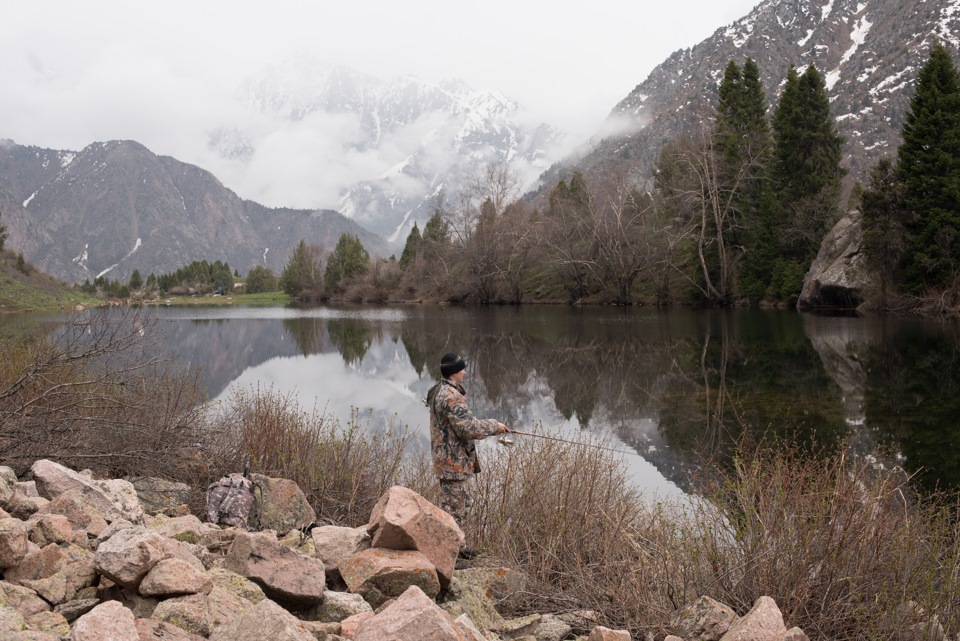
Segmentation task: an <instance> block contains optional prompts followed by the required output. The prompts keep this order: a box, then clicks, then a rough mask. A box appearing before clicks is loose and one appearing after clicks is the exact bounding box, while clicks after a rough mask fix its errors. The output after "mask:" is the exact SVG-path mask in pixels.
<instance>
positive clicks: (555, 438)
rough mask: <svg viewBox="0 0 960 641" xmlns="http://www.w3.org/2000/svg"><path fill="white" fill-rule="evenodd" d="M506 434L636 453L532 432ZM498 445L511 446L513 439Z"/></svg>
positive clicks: (513, 431) (623, 452) (515, 431)
mask: <svg viewBox="0 0 960 641" xmlns="http://www.w3.org/2000/svg"><path fill="white" fill-rule="evenodd" d="M507 434H518V435H520V436H533V437H534V438H544V439H547V440H550V441H558V442H560V443H569V444H570V445H582V446H584V447H592V448H594V449H598V450H606V451H608V452H616V453H617V454H636V452H628V451H626V450H618V449H615V448H612V447H605V446H603V445H594V444H593V443H584V442H582V441H570V440H567V439H565V438H558V437H556V436H547V435H546V434H534V433H533V432H521V431H520V430H511V429H509V428H507ZM499 443H500V444H501V445H513V439H509V438H508V439H504V438H500V439H499Z"/></svg>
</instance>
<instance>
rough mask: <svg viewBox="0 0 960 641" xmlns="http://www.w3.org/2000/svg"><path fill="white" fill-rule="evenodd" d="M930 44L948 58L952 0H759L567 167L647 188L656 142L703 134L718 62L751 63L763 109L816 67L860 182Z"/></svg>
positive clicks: (889, 133)
mask: <svg viewBox="0 0 960 641" xmlns="http://www.w3.org/2000/svg"><path fill="white" fill-rule="evenodd" d="M934 39H940V40H941V41H943V42H945V43H946V44H947V45H948V47H950V48H952V49H953V51H955V52H956V51H957V46H958V43H960V2H958V0H814V1H807V0H766V1H765V2H762V3H760V4H758V5H757V6H756V7H755V8H754V9H753V11H751V12H750V13H749V14H748V15H747V16H745V17H743V18H741V19H740V20H737V21H736V22H734V23H733V24H731V25H728V26H726V27H721V28H720V29H718V30H717V31H716V32H715V33H714V34H713V35H712V36H711V37H709V38H707V39H706V40H704V41H703V42H701V43H700V44H697V45H696V46H694V47H692V48H690V49H683V50H680V51H677V52H675V53H674V54H672V55H671V56H670V57H669V58H668V59H667V60H665V61H664V62H663V63H661V64H660V65H659V66H657V67H656V68H655V69H654V70H653V72H651V74H650V75H649V76H648V77H647V78H646V79H645V80H644V81H643V82H642V83H641V84H639V85H637V87H636V88H635V89H634V90H633V91H632V92H630V94H629V95H627V96H626V97H625V98H624V99H623V100H622V101H621V102H620V103H619V104H618V105H616V107H614V109H613V110H612V112H611V114H610V117H609V119H608V121H607V122H606V123H605V125H604V127H603V128H602V129H601V131H600V133H599V134H598V135H597V136H596V138H597V140H598V141H599V142H597V143H596V144H595V146H594V147H593V148H592V151H591V152H590V153H588V154H587V155H586V156H585V157H584V158H583V159H581V160H579V161H576V163H577V164H578V166H579V167H580V168H582V169H585V170H588V171H589V170H591V169H595V168H597V167H599V166H600V165H601V163H603V162H605V160H607V159H610V158H611V157H614V158H618V159H620V161H622V162H626V163H627V164H629V165H630V166H631V169H632V171H633V172H634V174H635V175H636V176H637V178H639V179H641V180H648V181H649V180H650V179H651V177H652V170H653V166H654V163H655V162H656V158H657V156H658V155H659V152H660V149H661V148H662V146H663V144H665V143H666V142H669V141H672V140H675V139H676V138H677V137H678V136H679V135H681V134H682V133H684V132H695V131H698V130H699V129H700V128H701V127H707V128H709V127H710V126H711V123H712V121H711V116H712V108H713V105H715V104H716V100H717V87H718V85H719V82H720V80H721V78H722V74H723V70H724V67H725V66H726V64H727V63H728V62H729V61H730V60H735V61H737V62H738V63H739V64H741V65H742V64H743V62H744V60H745V59H746V58H747V57H751V58H753V59H754V60H755V61H756V62H757V64H758V66H759V68H760V72H761V77H762V79H763V82H764V86H765V90H766V93H767V97H768V99H769V100H770V103H771V105H773V104H775V103H776V101H777V98H778V94H779V90H780V87H781V86H782V83H783V81H784V78H785V77H786V74H787V69H788V68H789V66H790V65H791V64H793V65H794V66H796V67H797V69H798V70H800V71H801V72H802V71H803V69H804V68H805V67H806V66H807V65H810V64H813V65H816V67H817V69H818V70H819V71H820V72H821V73H823V74H824V76H825V78H826V82H827V88H828V91H829V95H830V100H831V110H832V113H833V115H834V117H835V118H836V120H837V128H838V130H839V132H840V134H841V135H843V136H844V137H845V138H846V143H845V146H844V154H845V159H844V163H845V164H846V165H847V166H848V167H849V168H850V170H851V171H850V174H849V179H850V180H851V181H852V180H857V179H860V180H862V179H863V177H864V174H865V172H866V171H867V170H868V169H869V167H870V166H871V164H872V163H873V162H874V161H875V160H876V159H877V158H879V157H880V156H883V155H894V154H895V153H896V148H897V146H898V145H899V143H900V129H901V127H902V124H903V119H904V116H905V114H906V111H907V109H908V107H909V100H910V96H911V95H912V93H913V87H914V83H915V80H916V73H917V70H918V69H919V68H920V66H922V65H923V63H924V62H925V61H926V59H927V56H928V54H929V49H930V44H931V43H932V42H933V41H934ZM568 164H572V161H571V163H568Z"/></svg>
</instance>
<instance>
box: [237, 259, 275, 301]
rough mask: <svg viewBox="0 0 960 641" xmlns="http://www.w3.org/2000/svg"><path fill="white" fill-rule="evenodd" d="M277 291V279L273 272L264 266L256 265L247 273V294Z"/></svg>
mask: <svg viewBox="0 0 960 641" xmlns="http://www.w3.org/2000/svg"><path fill="white" fill-rule="evenodd" d="M276 289H277V277H276V276H275V275H274V273H273V270H272V269H270V268H269V267H264V266H263V265H256V266H254V267H252V268H251V269H250V271H249V272H248V273H247V282H246V285H245V287H244V291H245V293H247V294H259V293H261V292H272V291H275V290H276Z"/></svg>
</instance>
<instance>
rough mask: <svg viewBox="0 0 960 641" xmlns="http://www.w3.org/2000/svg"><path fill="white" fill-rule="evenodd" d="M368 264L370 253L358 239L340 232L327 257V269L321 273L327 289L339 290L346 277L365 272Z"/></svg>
mask: <svg viewBox="0 0 960 641" xmlns="http://www.w3.org/2000/svg"><path fill="white" fill-rule="evenodd" d="M369 265H370V254H369V253H367V250H366V249H364V247H363V243H361V242H360V239H359V238H357V237H356V236H354V235H352V234H342V235H341V236H340V240H338V241H337V246H336V247H335V248H334V250H333V252H332V253H331V254H330V256H329V258H327V270H326V272H325V273H324V275H323V281H324V285H326V288H327V291H331V292H333V291H341V290H342V288H343V286H344V285H345V281H346V280H347V279H349V278H353V277H354V276H357V275H359V274H362V273H364V272H366V271H367V267H369Z"/></svg>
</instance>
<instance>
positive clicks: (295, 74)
mask: <svg viewBox="0 0 960 641" xmlns="http://www.w3.org/2000/svg"><path fill="white" fill-rule="evenodd" d="M239 97H240V99H241V100H242V101H243V102H244V103H245V104H247V105H249V106H251V107H252V108H253V109H255V110H256V111H257V112H259V113H261V114H263V115H265V116H269V117H271V118H274V119H279V120H282V121H286V122H288V123H304V122H306V123H307V124H308V125H309V123H310V122H311V119H318V120H319V119H320V118H321V117H327V118H336V117H339V118H342V121H341V122H342V126H340V127H339V128H338V131H337V135H338V136H339V139H338V144H339V146H340V148H339V153H341V154H342V155H343V157H344V160H343V162H344V163H345V164H348V163H350V164H352V167H351V170H350V171H352V172H355V175H356V176H357V178H358V179H357V180H356V181H355V182H354V183H353V184H351V185H350V186H349V187H348V188H347V189H346V190H344V191H343V193H341V194H340V197H339V202H338V203H331V205H333V204H336V207H337V209H338V210H339V211H340V212H342V213H343V214H344V215H346V216H348V217H350V218H352V219H353V220H355V221H356V222H357V223H359V224H361V225H363V226H364V227H365V228H367V229H369V230H371V231H373V232H375V233H378V234H380V235H382V236H385V237H388V238H391V239H392V240H398V241H399V242H402V241H403V239H404V238H405V237H406V234H407V232H408V231H409V229H410V227H411V226H412V224H413V222H414V221H417V222H419V223H420V226H421V227H422V226H423V223H424V222H425V221H426V219H427V218H429V216H430V215H431V214H432V200H431V199H432V198H433V197H434V196H436V195H437V194H438V193H440V192H441V190H442V191H444V192H445V193H446V194H447V195H448V196H453V195H455V194H456V193H457V192H458V191H459V190H461V189H462V188H463V186H464V184H465V182H466V181H467V180H469V178H471V177H472V176H475V175H476V174H477V172H478V171H479V170H480V169H481V168H482V167H483V166H485V165H487V164H489V163H498V162H508V163H509V164H510V166H511V168H512V169H513V170H514V171H515V172H517V173H518V174H519V175H520V176H522V177H523V179H524V180H525V181H528V182H529V181H532V180H534V179H535V178H536V176H537V175H539V174H540V173H541V172H543V171H544V170H545V169H546V168H547V167H549V166H550V165H551V163H553V162H554V161H556V160H557V159H558V158H559V154H560V153H561V152H562V145H563V143H564V136H563V134H562V133H561V132H559V131H558V130H556V129H554V128H552V127H550V126H549V125H546V124H543V123H537V122H530V121H529V120H528V119H527V117H526V116H525V114H524V111H523V108H522V107H521V105H519V104H518V103H517V102H516V101H514V100H512V99H510V98H508V97H506V96H504V95H502V94H499V93H496V92H488V91H475V90H473V89H471V88H470V87H468V86H467V85H466V84H464V83H463V82H460V81H447V82H442V83H439V84H429V83H426V82H423V81H420V80H418V79H416V78H413V77H409V76H407V77H400V78H391V79H380V78H377V77H374V76H371V75H368V74H364V73H361V72H358V71H356V70H352V69H348V68H345V67H340V66H333V65H328V64H325V63H321V62H320V61H318V60H316V59H314V58H312V57H310V56H307V55H305V54H301V55H298V56H295V57H293V58H290V59H288V60H285V61H284V62H283V63H282V64H278V65H271V66H269V67H266V68H264V69H262V70H261V71H259V72H258V73H257V74H255V75H253V76H251V77H250V78H248V79H247V80H246V81H245V82H244V83H243V84H242V86H241V87H240V89H239ZM325 122H326V121H325ZM303 129H307V130H309V126H305V127H303ZM255 138H256V135H255V133H254V132H244V131H239V130H236V129H233V128H230V127H225V128H224V129H223V130H221V131H219V132H217V134H216V136H214V137H213V138H212V140H211V144H212V145H213V146H214V147H215V148H216V149H217V150H218V152H219V153H220V154H221V155H222V156H223V157H226V158H232V159H236V160H237V161H238V162H254V161H255V156H256V154H257V151H258V150H257V145H258V143H257V142H256V140H255Z"/></svg>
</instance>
